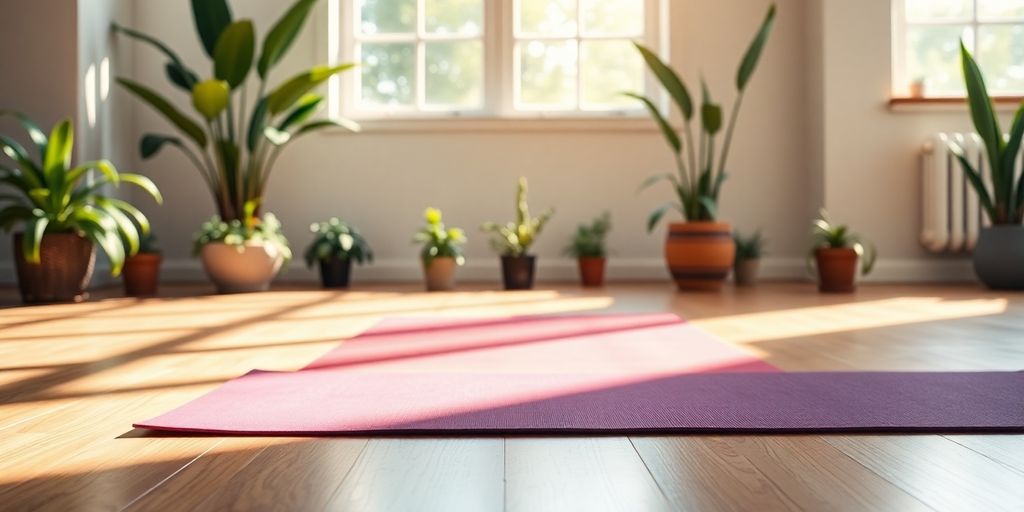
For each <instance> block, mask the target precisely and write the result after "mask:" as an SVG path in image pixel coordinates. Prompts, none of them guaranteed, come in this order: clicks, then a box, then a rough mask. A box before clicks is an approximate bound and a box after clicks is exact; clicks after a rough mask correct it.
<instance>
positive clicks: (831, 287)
mask: <svg viewBox="0 0 1024 512" xmlns="http://www.w3.org/2000/svg"><path fill="white" fill-rule="evenodd" d="M814 258H815V260H816V261H817V264H818V289H819V290H821V292H822V293H853V292H854V291H855V290H856V289H857V261H858V259H859V257H858V256H857V251H854V250H853V249H848V248H838V249H833V248H826V247H821V248H818V249H815V251H814Z"/></svg>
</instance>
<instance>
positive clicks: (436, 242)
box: [413, 208, 466, 265]
mask: <svg viewBox="0 0 1024 512" xmlns="http://www.w3.org/2000/svg"><path fill="white" fill-rule="evenodd" d="M423 219H424V220H426V221H427V225H426V226H423V228H422V229H420V230H419V232H417V233H416V235H415V236H414V237H413V242H414V243H418V244H423V250H422V251H421V252H420V258H421V259H422V260H423V263H424V264H427V265H429V264H430V262H431V261H434V258H454V259H455V263H457V264H459V265H462V264H464V263H465V262H466V258H465V256H463V254H462V246H463V245H465V243H466V233H465V232H464V231H462V230H461V229H459V228H446V227H445V225H444V222H442V220H441V210H438V209H437V208H427V210H426V211H425V212H423Z"/></svg>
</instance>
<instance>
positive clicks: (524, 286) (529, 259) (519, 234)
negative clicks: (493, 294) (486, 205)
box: [481, 178, 554, 290]
mask: <svg viewBox="0 0 1024 512" xmlns="http://www.w3.org/2000/svg"><path fill="white" fill-rule="evenodd" d="M526 193H527V183H526V178H519V189H518V192H517V193H516V220H515V221H514V222H509V223H508V224H505V225H503V226H502V225H498V224H495V223H493V222H488V223H485V224H484V225H483V226H481V229H482V230H483V231H484V232H485V233H492V234H493V235H494V238H493V239H492V240H491V245H492V246H493V247H494V249H495V250H496V251H498V253H499V254H501V275H502V281H503V283H504V285H505V289H506V290H529V289H531V288H533V278H534V274H535V272H536V266H537V258H536V256H533V255H531V254H530V253H529V251H530V247H531V246H532V245H533V243H534V242H535V241H536V240H537V236H538V235H540V232H541V231H542V230H543V229H544V226H545V225H546V224H547V223H548V221H549V220H551V216H552V215H554V210H548V211H547V212H545V213H544V214H543V215H541V216H540V217H537V218H533V217H531V216H530V207H529V206H528V205H527V202H526Z"/></svg>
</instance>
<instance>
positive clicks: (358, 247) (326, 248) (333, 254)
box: [305, 217, 373, 267]
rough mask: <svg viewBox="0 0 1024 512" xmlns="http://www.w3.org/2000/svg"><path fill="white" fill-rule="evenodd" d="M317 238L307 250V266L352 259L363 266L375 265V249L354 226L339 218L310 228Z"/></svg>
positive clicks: (314, 238) (318, 223)
mask: <svg viewBox="0 0 1024 512" xmlns="http://www.w3.org/2000/svg"><path fill="white" fill-rule="evenodd" d="M309 230H310V231H312V232H313V233H314V234H315V235H316V236H314V237H313V242H312V243H311V244H309V247H308V248H307V249H306V254H305V258H306V265H308V266H310V267H312V266H313V265H314V264H315V263H316V262H318V261H323V260H328V259H331V258H339V259H343V260H345V259H351V260H352V261H355V262H356V263H358V264H360V265H362V264H363V263H365V262H369V263H373V249H370V244H369V243H367V242H366V239H365V238H363V235H362V234H360V233H359V230H357V229H356V228H355V227H354V226H352V225H350V224H348V223H346V222H342V221H341V220H339V219H338V218H337V217H334V218H331V219H329V220H327V221H326V222H317V223H315V224H313V225H311V226H310V227H309Z"/></svg>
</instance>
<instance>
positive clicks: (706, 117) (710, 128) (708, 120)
mask: <svg viewBox="0 0 1024 512" xmlns="http://www.w3.org/2000/svg"><path fill="white" fill-rule="evenodd" d="M700 118H701V122H702V123H703V124H704V131H705V132H707V134H708V135H712V136H713V135H715V134H717V133H718V131H719V130H721V129H722V107H720V106H718V105H713V104H707V105H702V106H701V108H700Z"/></svg>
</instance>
